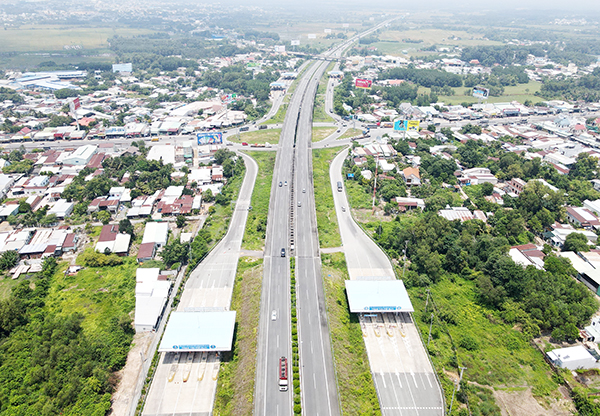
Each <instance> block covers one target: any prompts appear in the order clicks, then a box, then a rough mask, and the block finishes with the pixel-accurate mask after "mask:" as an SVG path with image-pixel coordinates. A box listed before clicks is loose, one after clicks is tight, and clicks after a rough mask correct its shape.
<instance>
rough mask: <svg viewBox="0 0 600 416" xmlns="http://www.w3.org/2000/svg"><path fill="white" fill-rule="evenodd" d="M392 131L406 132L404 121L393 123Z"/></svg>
mask: <svg viewBox="0 0 600 416" xmlns="http://www.w3.org/2000/svg"><path fill="white" fill-rule="evenodd" d="M394 130H398V131H406V120H396V121H394Z"/></svg>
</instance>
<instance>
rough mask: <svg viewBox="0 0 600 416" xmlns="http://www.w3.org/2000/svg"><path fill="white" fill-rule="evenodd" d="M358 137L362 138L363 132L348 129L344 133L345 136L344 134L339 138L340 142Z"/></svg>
mask: <svg viewBox="0 0 600 416" xmlns="http://www.w3.org/2000/svg"><path fill="white" fill-rule="evenodd" d="M357 136H362V130H361V129H352V128H350V129H348V130H346V131H345V132H344V134H342V135H341V136H340V137H338V140H343V139H349V138H351V137H357Z"/></svg>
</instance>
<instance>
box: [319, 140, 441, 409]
mask: <svg viewBox="0 0 600 416" xmlns="http://www.w3.org/2000/svg"><path fill="white" fill-rule="evenodd" d="M347 154H348V149H345V150H343V151H341V152H340V153H339V155H337V156H336V157H335V158H334V160H333V162H332V164H331V168H330V170H329V178H330V181H331V190H332V193H333V199H334V202H335V209H336V213H337V217H338V222H339V227H340V234H341V237H342V244H343V247H344V252H345V254H346V264H347V266H348V274H349V275H350V279H358V278H361V277H368V278H370V279H377V278H380V279H389V278H395V274H394V270H393V268H392V265H391V263H390V261H389V259H388V257H387V256H386V255H385V253H384V252H383V251H382V250H381V249H380V248H379V246H377V244H375V242H373V240H371V239H370V238H369V237H368V236H367V235H366V234H365V233H364V232H363V230H362V229H361V228H360V227H359V226H358V225H357V224H356V222H355V221H354V219H353V218H352V214H351V210H350V207H349V205H348V200H347V198H346V193H345V192H340V191H338V188H337V183H338V182H342V183H343V179H342V164H343V162H344V159H345V157H346V155H347ZM384 315H385V316H384ZM360 319H361V322H363V323H364V325H365V328H366V330H365V332H364V333H365V334H366V336H364V337H363V339H364V340H365V345H366V349H367V354H368V356H369V365H370V366H371V373H372V375H373V379H374V381H375V388H376V389H377V395H378V396H379V404H380V406H381V413H382V415H384V416H396V415H397V416H407V415H408V416H441V415H443V414H444V399H443V394H442V390H441V387H440V385H439V383H438V380H437V378H436V375H435V372H434V370H433V366H432V365H431V362H430V361H429V357H428V355H427V352H426V351H425V348H424V346H423V342H422V340H421V338H420V335H419V332H418V328H417V327H416V325H415V324H414V322H413V321H412V315H411V314H409V313H397V314H391V313H388V314H377V317H376V318H375V319H373V318H370V317H369V318H366V317H363V316H360ZM389 324H392V325H391V326H389V328H392V329H391V331H390V332H387V333H386V331H385V330H382V329H381V328H382V325H385V326H386V327H388V325H389Z"/></svg>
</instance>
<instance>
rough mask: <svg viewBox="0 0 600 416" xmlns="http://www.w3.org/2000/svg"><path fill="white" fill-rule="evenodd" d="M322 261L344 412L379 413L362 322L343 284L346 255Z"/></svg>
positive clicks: (333, 255) (346, 273) (322, 258)
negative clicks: (351, 309) (353, 311)
mask: <svg viewBox="0 0 600 416" xmlns="http://www.w3.org/2000/svg"><path fill="white" fill-rule="evenodd" d="M321 261H322V263H323V270H322V273H323V288H324V291H325V302H326V305H327V317H328V321H329V329H330V331H331V341H332V349H333V356H334V360H335V369H336V378H337V380H338V389H339V390H338V391H339V394H340V401H341V404H342V414H347V415H380V414H381V411H380V409H379V401H378V400H377V392H376V391H375V385H374V383H373V379H372V377H371V369H370V368H369V359H368V357H367V351H366V349H365V343H364V340H363V337H362V330H361V328H360V323H359V322H358V318H357V315H356V314H353V313H350V309H349V307H348V300H347V298H346V290H345V286H344V280H347V279H348V271H347V269H346V262H345V260H344V255H343V254H342V253H334V254H322V255H321Z"/></svg>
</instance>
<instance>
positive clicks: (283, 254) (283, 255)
mask: <svg viewBox="0 0 600 416" xmlns="http://www.w3.org/2000/svg"><path fill="white" fill-rule="evenodd" d="M281 257H285V248H282V249H281Z"/></svg>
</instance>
